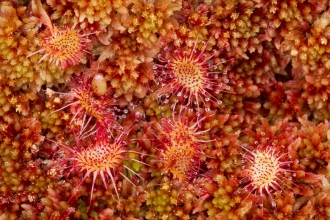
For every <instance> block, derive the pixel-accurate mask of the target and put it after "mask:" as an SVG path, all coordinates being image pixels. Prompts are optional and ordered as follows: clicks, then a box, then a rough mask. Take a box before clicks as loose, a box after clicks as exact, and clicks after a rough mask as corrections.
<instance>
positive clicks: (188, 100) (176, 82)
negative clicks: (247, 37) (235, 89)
mask: <svg viewBox="0 0 330 220" xmlns="http://www.w3.org/2000/svg"><path fill="white" fill-rule="evenodd" d="M212 36H213V35H212ZM210 39H211V38H210ZM210 39H209V40H208V42H202V44H203V47H202V49H201V50H199V49H198V48H197V40H196V41H195V42H194V44H193V47H192V48H189V47H188V46H186V47H185V48H182V47H180V48H177V47H176V48H174V51H171V50H170V48H169V47H165V49H164V50H165V51H166V52H167V53H168V56H166V57H165V56H162V55H161V54H159V55H158V58H159V61H160V62H161V63H163V64H155V65H154V70H155V74H156V83H157V84H159V85H160V86H161V88H160V89H158V90H157V91H156V93H157V94H158V96H162V95H167V96H168V97H170V96H173V95H175V96H177V97H181V96H183V98H184V100H185V101H184V102H185V103H182V104H185V105H187V106H191V105H192V103H194V104H195V105H196V106H198V103H199V101H200V100H201V101H202V102H203V103H204V104H206V103H207V102H210V101H211V102H213V103H215V104H216V105H217V106H219V105H221V103H222V101H221V100H218V99H217V98H216V97H215V95H216V94H219V93H220V92H227V93H228V92H230V91H231V87H230V86H229V85H228V83H229V79H228V77H226V74H227V72H226V71H224V72H219V71H216V69H217V68H218V65H220V64H222V63H225V62H226V60H221V61H220V62H217V63H214V60H213V58H214V57H216V56H218V55H219V51H218V50H213V51H212V52H211V54H210V55H206V48H207V45H208V43H209V41H210ZM167 57H168V58H167ZM220 74H221V77H219V75H220Z"/></svg>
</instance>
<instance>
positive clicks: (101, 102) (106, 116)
mask: <svg viewBox="0 0 330 220" xmlns="http://www.w3.org/2000/svg"><path fill="white" fill-rule="evenodd" d="M102 77H103V76H102V75H101V74H96V75H95V76H94V77H93V78H91V77H90V76H85V77H84V76H81V77H76V78H74V80H73V88H72V89H71V91H70V92H68V93H59V92H54V91H52V90H51V89H47V90H46V93H47V95H49V96H52V95H53V94H60V97H63V98H64V100H65V102H66V103H68V104H66V105H64V106H63V107H61V108H60V109H57V110H56V111H54V112H57V111H61V110H63V109H65V108H67V107H70V110H71V112H73V113H74V116H73V118H72V119H71V122H72V121H74V120H75V119H79V120H81V122H80V123H81V129H80V132H79V133H80V135H81V134H82V132H84V131H85V129H86V128H87V126H88V125H89V124H90V122H91V120H92V119H93V118H95V119H96V122H97V124H98V125H100V126H104V127H107V128H109V127H111V128H113V129H119V128H120V126H119V125H117V122H116V119H117V116H116V115H115V112H114V105H116V103H117V102H116V99H115V98H114V97H113V96H112V94H111V91H110V90H108V91H107V92H103V91H104V90H105V89H104V88H103V87H104V86H101V87H102V88H99V87H100V86H94V82H95V78H97V83H98V85H102V83H101V82H100V78H101V79H102ZM100 90H101V91H102V92H101V93H100ZM99 94H101V95H99ZM54 112H52V113H54ZM52 113H51V114H52ZM95 126H96V124H95V125H94V126H93V127H92V129H90V131H92V130H93V128H95ZM86 133H88V132H86Z"/></svg>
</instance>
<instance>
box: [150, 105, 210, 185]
mask: <svg viewBox="0 0 330 220" xmlns="http://www.w3.org/2000/svg"><path fill="white" fill-rule="evenodd" d="M184 113H187V111H184V112H183V111H182V109H181V110H180V112H179V114H178V115H177V116H175V114H176V112H175V111H173V116H172V117H173V118H163V119H161V121H160V123H158V124H157V130H158V132H159V133H158V134H156V136H157V138H158V139H159V140H161V143H162V147H163V148H164V149H162V150H161V155H160V159H159V162H161V163H163V164H164V166H163V167H162V169H164V170H165V171H167V172H169V173H171V174H172V175H173V177H174V178H176V179H178V180H179V181H184V180H187V179H189V178H191V177H193V176H194V175H196V173H197V172H198V170H199V165H200V162H201V158H200V156H201V154H202V148H203V146H204V144H205V143H206V142H211V141H212V140H205V137H203V136H204V134H205V133H206V132H208V131H209V130H202V131H200V130H199V129H200V123H201V121H203V120H204V119H205V117H203V118H197V120H195V121H194V120H192V121H189V119H188V117H187V116H186V117H185V115H184ZM203 138H204V139H203Z"/></svg>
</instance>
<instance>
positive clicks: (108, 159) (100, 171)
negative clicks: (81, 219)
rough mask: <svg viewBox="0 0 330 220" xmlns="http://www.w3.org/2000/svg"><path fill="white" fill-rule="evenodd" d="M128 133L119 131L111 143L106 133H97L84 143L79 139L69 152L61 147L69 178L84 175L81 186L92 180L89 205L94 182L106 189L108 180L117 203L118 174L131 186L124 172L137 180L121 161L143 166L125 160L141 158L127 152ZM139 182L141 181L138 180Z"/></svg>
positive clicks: (134, 152)
mask: <svg viewBox="0 0 330 220" xmlns="http://www.w3.org/2000/svg"><path fill="white" fill-rule="evenodd" d="M128 133H129V131H121V132H120V134H119V135H118V136H117V137H116V138H115V139H114V140H113V141H111V138H110V137H109V133H108V132H107V131H106V130H105V129H103V128H102V129H99V130H98V132H97V133H96V134H94V135H93V136H90V137H89V138H88V140H87V139H84V140H81V139H79V140H78V141H77V143H76V144H75V147H74V148H73V149H72V148H70V147H68V146H65V145H61V146H62V147H63V148H64V150H65V151H66V152H67V155H66V156H65V158H64V161H67V162H69V165H68V166H67V167H65V169H68V175H70V174H71V173H75V172H76V173H80V174H83V179H82V181H81V183H80V185H81V184H83V182H84V181H85V180H86V179H87V178H88V177H89V176H92V188H91V193H90V204H89V207H90V205H91V202H92V197H93V191H94V187H95V182H96V180H97V178H98V177H101V180H102V182H103V184H104V187H105V188H106V189H108V184H109V183H108V182H109V181H108V180H110V181H111V183H112V185H113V186H114V189H115V192H116V195H117V198H118V202H120V198H119V192H118V190H117V187H116V179H118V174H119V175H120V176H122V177H123V178H125V179H126V180H128V181H129V182H130V183H131V184H132V185H134V183H132V181H131V180H130V179H129V178H128V177H127V176H125V175H124V174H123V169H126V170H128V171H130V172H131V173H133V174H134V175H136V176H139V174H137V173H136V172H134V171H133V170H132V169H131V168H129V167H128V166H126V165H125V164H124V163H123V162H124V161H135V162H138V163H141V164H144V163H143V162H141V161H139V160H136V159H134V158H130V157H128V156H126V155H127V154H131V153H133V154H140V153H139V152H136V151H131V150H126V149H125V146H127V144H128V143H127V142H126V141H125V140H124V139H125V138H126V136H127V135H128ZM139 177H140V178H141V179H142V177H141V176H139Z"/></svg>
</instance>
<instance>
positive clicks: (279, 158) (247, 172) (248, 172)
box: [241, 144, 296, 207]
mask: <svg viewBox="0 0 330 220" xmlns="http://www.w3.org/2000/svg"><path fill="white" fill-rule="evenodd" d="M242 148H243V149H244V150H245V151H246V152H247V154H244V155H243V157H244V159H245V160H246V161H247V163H248V164H247V165H246V166H247V168H245V169H244V170H243V172H242V174H241V175H242V176H243V177H244V178H243V179H242V181H244V182H245V181H247V182H248V184H247V185H246V186H245V187H244V189H245V190H247V191H248V192H249V194H248V196H249V195H250V194H251V193H254V194H255V196H256V197H257V194H259V196H260V199H261V200H262V201H263V198H264V196H268V198H269V201H270V203H271V205H272V206H273V207H276V202H275V201H274V198H273V196H272V193H273V192H274V191H279V192H282V191H284V187H287V188H289V189H292V188H291V187H290V185H289V182H291V184H294V183H293V182H292V181H291V179H292V177H291V175H289V176H288V175H287V173H293V176H295V175H296V174H295V171H294V170H290V169H289V166H290V164H292V163H293V162H294V161H286V160H285V159H286V157H287V153H280V152H278V151H277V150H276V148H275V147H274V146H273V145H272V144H267V146H266V147H265V148H264V149H255V150H250V149H248V148H247V147H246V146H242ZM294 185H296V184H294ZM248 196H247V197H248ZM261 206H263V202H262V203H261Z"/></svg>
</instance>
